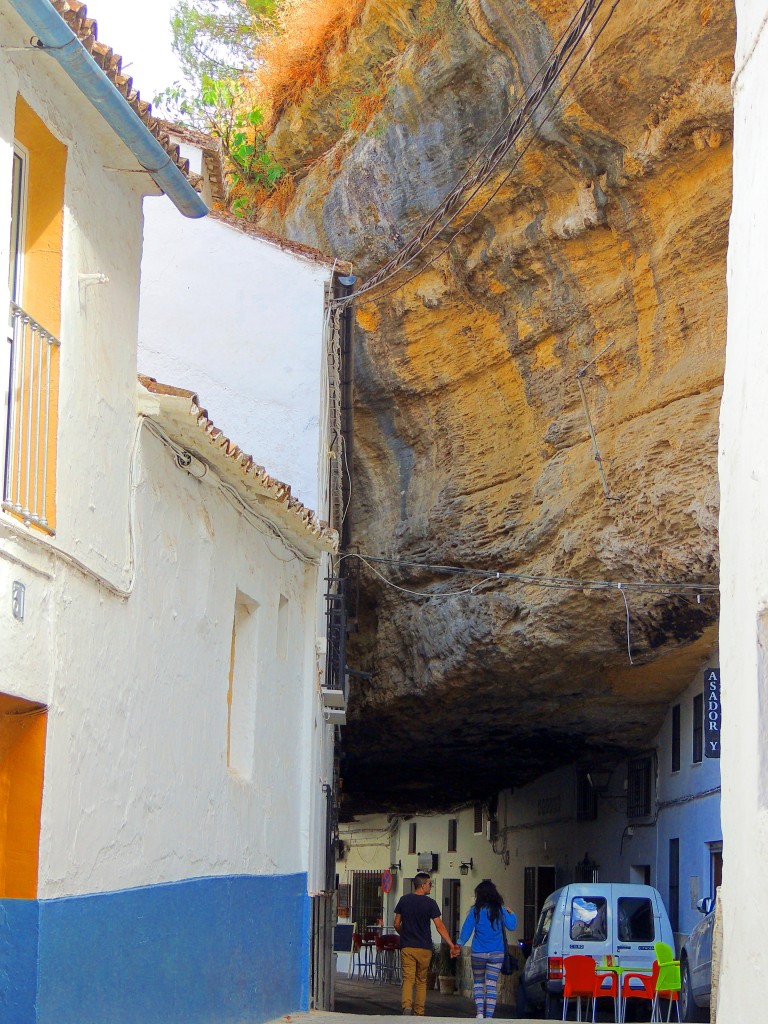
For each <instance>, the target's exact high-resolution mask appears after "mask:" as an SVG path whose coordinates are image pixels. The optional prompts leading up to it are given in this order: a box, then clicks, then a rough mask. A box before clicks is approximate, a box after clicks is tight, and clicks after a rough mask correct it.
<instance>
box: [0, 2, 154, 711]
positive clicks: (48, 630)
mask: <svg viewBox="0 0 768 1024" xmlns="http://www.w3.org/2000/svg"><path fill="white" fill-rule="evenodd" d="M0 42H1V43H2V45H4V46H6V47H14V46H18V47H19V48H21V47H22V46H24V45H26V44H28V42H29V29H28V27H26V26H25V25H24V24H23V23H22V22H21V21H20V19H18V18H17V17H16V16H15V15H12V14H11V13H9V12H8V11H7V10H2V11H0ZM39 57H40V55H39V54H38V53H36V52H29V51H21V52H16V51H15V50H7V49H6V50H5V52H4V55H3V74H2V75H0V189H3V191H4V194H5V195H6V196H7V197H8V199H7V202H6V203H3V204H0V265H2V266H4V267H7V265H8V260H9V251H8V242H9V237H10V195H11V186H10V181H11V166H12V153H13V137H14V110H15V104H16V94H17V93H18V92H21V94H22V95H23V96H24V98H25V100H26V101H27V102H28V103H29V104H30V106H32V108H33V109H34V110H35V111H36V112H37V114H38V115H39V116H40V117H41V118H42V119H43V120H44V121H45V122H46V124H47V125H48V127H49V129H50V130H51V131H52V132H53V133H54V134H55V135H56V136H57V137H58V138H59V139H60V140H61V141H62V142H64V143H65V144H66V145H67V146H68V162H67V175H66V182H65V196H64V201H65V211H64V239H65V246H64V269H63V275H62V309H61V339H62V349H61V373H60V397H59V438H58V453H57V469H58V474H57V501H56V507H57V536H56V540H55V542H54V546H56V547H59V548H61V549H64V550H66V551H68V552H69V553H71V554H73V555H75V556H76V557H78V558H80V559H82V560H83V561H84V562H85V563H86V564H87V565H88V566H90V567H92V568H93V569H94V571H96V572H98V573H102V574H104V575H106V576H108V577H109V578H110V579H113V580H115V582H116V583H117V584H118V585H123V584H124V583H125V580H126V579H127V559H128V543H127V539H128V475H129V465H130V453H131V445H132V439H133V433H134V427H135V392H136V384H135V365H136V342H135V339H136V329H137V319H138V301H139V276H138V266H139V259H140V252H141V203H142V195H141V191H140V190H141V189H145V190H146V189H150V188H151V189H153V190H154V185H153V184H152V182H151V180H150V179H149V178H148V176H146V175H140V174H133V173H130V174H127V173H119V172H116V171H106V170H105V167H109V168H114V167H118V168H119V167H125V168H130V169H134V168H135V167H136V162H135V159H134V158H133V157H132V155H131V154H130V153H129V152H128V150H127V149H126V148H125V147H124V146H123V144H122V143H121V142H120V141H119V140H118V139H117V138H116V137H115V136H114V135H113V134H112V133H111V132H110V131H109V130H108V129H107V128H106V126H105V124H104V122H103V120H102V119H101V118H100V117H99V115H98V114H97V113H96V112H95V110H92V109H91V108H90V105H89V104H87V103H86V102H85V101H84V100H83V98H82V96H81V95H80V94H79V93H78V92H77V90H76V89H75V88H74V86H72V85H71V83H69V80H68V79H67V78H66V76H65V75H64V73H63V72H61V71H60V70H58V69H57V66H56V65H55V64H54V63H53V62H51V69H52V73H51V74H49V75H41V74H40V68H39ZM86 137H87V139H88V142H87V144H86V143H85V141H84V139H85V138H86ZM166 202H168V200H166ZM93 272H101V273H105V274H107V275H108V276H109V277H110V283H109V284H106V285H99V286H92V287H90V288H88V289H87V290H84V291H82V292H81V290H80V288H79V284H78V275H79V274H80V273H93ZM0 301H2V302H3V303H4V304H5V308H7V305H8V301H9V295H8V291H7V275H6V274H5V272H4V273H3V274H2V275H1V276H0ZM104 338H108V339H109V343H108V344H104V343H103V342H102V339H104ZM11 524H12V521H11V520H9V519H7V518H5V519H4V520H0V573H1V574H2V578H0V606H2V614H0V648H1V649H2V650H3V651H4V652H9V656H8V658H6V657H5V656H4V658H3V666H2V668H0V673H2V675H0V690H2V689H5V690H7V691H8V692H13V693H16V694H18V695H19V696H24V697H26V698H28V699H30V700H38V701H43V702H44V703H49V702H50V699H51V695H52V686H53V674H54V672H55V671H56V665H55V656H54V654H55V646H54V611H53V606H52V601H51V597H52V594H51V589H50V588H49V587H48V585H47V583H48V579H49V577H50V576H51V575H55V574H56V573H57V572H58V571H59V570H58V568H57V562H56V560H55V559H53V558H52V557H51V556H50V554H49V546H48V544H47V542H46V541H45V540H41V539H39V537H38V539H35V540H32V541H24V540H22V539H18V538H19V534H18V532H17V531H15V530H14V529H13V526H12V525H11ZM23 532H24V531H22V533H23ZM33 536H34V535H33ZM13 559H19V560H20V561H21V563H22V566H21V567H27V571H28V573H29V580H30V581H31V584H32V585H30V586H29V587H28V611H29V614H28V616H27V619H26V620H25V623H24V625H23V627H19V626H18V624H17V623H15V622H14V621H13V620H11V618H10V587H11V581H12V579H17V578H19V571H18V567H17V566H16V564H15V563H14V561H13ZM6 594H7V595H8V600H7V601H6V600H4V599H3V595H6ZM6 612H7V614H6ZM86 635H87V634H86ZM17 641H18V643H17ZM10 652H13V653H10ZM9 659H10V660H9Z"/></svg>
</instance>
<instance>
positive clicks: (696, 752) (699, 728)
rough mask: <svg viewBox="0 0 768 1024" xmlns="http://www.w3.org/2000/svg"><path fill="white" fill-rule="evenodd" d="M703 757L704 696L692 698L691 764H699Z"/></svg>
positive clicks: (701, 694)
mask: <svg viewBox="0 0 768 1024" xmlns="http://www.w3.org/2000/svg"><path fill="white" fill-rule="evenodd" d="M703 755H704V694H703V693H697V694H696V696H695V697H694V698H693V763H694V764H701V759H702V757H703Z"/></svg>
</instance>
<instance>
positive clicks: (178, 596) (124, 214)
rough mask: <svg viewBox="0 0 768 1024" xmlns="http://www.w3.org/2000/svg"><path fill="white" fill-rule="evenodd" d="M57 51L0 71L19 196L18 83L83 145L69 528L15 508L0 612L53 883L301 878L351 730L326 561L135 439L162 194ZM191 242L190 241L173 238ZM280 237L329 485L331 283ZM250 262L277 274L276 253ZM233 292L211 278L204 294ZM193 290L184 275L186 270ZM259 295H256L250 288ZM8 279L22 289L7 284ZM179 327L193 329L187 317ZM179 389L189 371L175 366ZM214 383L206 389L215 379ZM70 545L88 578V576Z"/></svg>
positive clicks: (2, 160)
mask: <svg viewBox="0 0 768 1024" xmlns="http://www.w3.org/2000/svg"><path fill="white" fill-rule="evenodd" d="M28 36H29V30H28V28H26V27H25V26H24V25H23V24H22V23H21V21H20V20H19V19H17V18H16V17H15V16H14V15H11V14H9V13H7V12H6V10H5V9H3V10H2V11H0V40H1V41H2V42H3V44H5V45H11V46H14V45H18V46H19V47H21V46H22V45H23V44H25V43H26V42H27V41H28ZM40 59H41V58H40V54H39V53H34V52H33V53H29V52H19V53H16V52H11V53H10V54H6V55H5V56H4V60H5V61H6V63H5V65H4V69H3V74H2V75H0V188H1V187H3V186H4V187H5V190H6V195H7V196H9V197H10V177H11V163H12V144H13V135H14V131H13V117H14V108H15V99H16V93H17V91H21V93H22V94H23V96H24V98H25V99H26V100H27V102H28V103H30V105H31V106H32V107H33V108H34V109H35V110H36V111H37V112H38V114H39V115H40V116H41V117H42V118H43V120H44V121H45V122H46V124H47V125H48V126H49V128H50V129H51V130H52V131H53V132H54V133H55V134H56V135H57V136H58V137H59V138H60V139H61V140H62V141H63V142H64V143H65V144H66V145H67V146H68V161H67V174H66V185H65V220H64V243H65V247H64V260H63V263H64V271H63V278H62V326H61V339H62V350H61V391H60V400H59V413H60V415H59V438H58V477H57V535H56V537H55V539H54V540H53V541H48V540H46V539H43V538H41V537H40V536H39V535H38V536H35V535H32V539H25V537H24V534H25V533H26V531H25V530H24V529H23V528H20V527H19V526H18V524H14V523H13V521H12V520H10V519H9V518H7V517H3V518H0V598H2V597H3V595H6V598H7V599H3V600H2V611H1V613H0V648H1V649H2V650H3V652H4V657H3V659H2V665H0V691H4V692H7V693H12V694H16V695H19V696H23V697H25V698H27V699H29V700H36V701H41V702H43V703H45V704H47V705H50V708H51V711H50V715H49V727H48V737H47V748H46V769H45V787H44V795H43V811H42V825H41V840H40V877H39V896H40V897H41V898H46V897H51V896H62V895H69V894H76V893H83V892H98V891H105V890H109V889H115V888H120V889H122V888H125V887H126V886H136V885H147V884H152V883H157V882H165V881H171V880H177V879H181V878H186V877H189V876H191V875H201V874H212V875H216V874H226V873H228V872H230V873H231V872H247V873H254V874H260V873H265V874H272V873H281V872H282V873H290V872H298V871H306V870H307V869H308V864H309V855H310V847H314V846H316V842H315V838H314V836H312V837H310V824H309V816H310V808H313V807H314V808H315V812H314V813H315V816H316V819H317V821H316V824H317V823H319V820H320V818H319V815H320V811H321V799H320V796H319V795H318V794H319V793H321V792H322V780H323V779H324V778H325V776H326V775H327V774H328V772H329V770H330V768H329V764H330V760H331V757H332V742H331V736H332V731H331V730H330V728H329V727H328V726H327V725H326V724H325V723H324V722H323V721H322V717H321V714H320V712H319V704H318V699H317V685H318V679H317V664H316V657H315V640H316V632H317V629H318V628H319V623H320V622H321V620H322V602H321V601H320V600H319V595H320V594H321V592H322V585H323V584H322V580H321V578H320V572H319V570H318V569H317V568H316V567H309V568H308V567H307V566H305V565H304V564H303V563H300V562H298V561H296V560H295V559H294V558H293V557H292V556H291V553H290V552H286V551H285V550H281V545H280V544H279V543H278V542H276V541H275V540H274V538H272V539H270V540H266V539H265V538H264V537H262V536H261V535H260V534H258V533H257V532H256V531H255V530H254V528H253V527H251V526H249V525H247V524H246V523H244V521H243V520H242V519H241V517H240V516H238V514H237V513H236V512H235V511H233V509H232V508H231V506H230V505H229V504H228V503H227V502H226V501H225V500H224V499H223V498H222V496H221V495H220V493H218V492H217V491H216V490H215V489H214V488H211V487H209V486H208V484H202V483H199V482H197V481H195V480H193V479H192V478H191V477H189V476H188V475H186V474H184V473H183V472H181V471H179V470H178V469H176V468H175V466H174V464H173V462H172V460H171V459H170V457H169V455H168V453H167V451H166V450H165V449H164V448H163V447H162V446H161V445H160V443H159V442H158V440H157V439H156V438H154V437H152V436H150V435H149V434H148V433H147V432H146V430H144V431H141V433H137V422H138V421H137V417H136V387H137V385H136V337H137V329H138V314H139V263H140V258H141V245H142V209H141V204H142V190H144V191H149V190H153V191H154V185H153V184H152V183H151V180H150V179H149V178H148V176H146V175H143V174H136V173H120V172H119V171H116V170H112V168H120V167H124V168H126V169H135V167H136V163H135V160H134V158H133V157H132V156H131V154H130V153H129V152H128V150H127V149H126V148H125V147H124V146H123V144H122V143H121V142H120V141H119V140H118V139H117V138H116V137H115V136H114V135H113V134H112V133H111V131H110V130H109V129H108V128H107V127H106V126H105V124H104V122H103V121H102V119H101V118H100V117H99V115H98V114H97V113H96V112H95V111H92V110H91V108H90V106H89V104H87V102H86V101H85V100H84V99H83V97H82V96H81V95H80V94H79V92H77V90H76V89H75V88H74V86H71V85H70V84H69V82H68V79H66V77H65V76H64V74H63V72H61V71H60V70H59V69H58V67H57V65H55V64H54V63H53V62H49V63H50V69H49V70H50V72H51V73H50V74H46V75H41V74H40V67H39V65H40ZM46 68H48V65H46ZM154 202H155V204H156V205H157V208H158V209H159V208H160V207H165V208H167V210H168V211H169V212H170V216H171V217H172V218H174V219H175V218H178V220H177V223H178V224H180V225H181V227H182V228H184V229H187V228H188V229H189V230H190V231H194V230H200V228H201V227H204V226H205V225H204V224H201V223H200V222H188V221H186V220H185V219H184V218H182V217H181V215H180V214H177V212H176V211H175V209H174V208H173V207H172V205H171V203H170V201H169V200H168V199H167V198H162V199H156V200H154ZM9 218H10V203H9V202H8V203H6V204H2V205H1V206H0V262H2V263H3V264H4V265H7V262H8V239H9V236H10V221H9ZM216 232H217V237H218V238H219V244H220V245H222V246H224V245H225V244H226V245H231V246H233V248H235V249H236V248H237V246H238V244H242V245H245V246H246V247H247V250H248V252H251V253H252V252H253V251H254V249H255V248H258V247H259V243H255V244H254V243H253V240H251V239H244V238H243V237H241V236H240V235H239V234H238V233H237V232H234V231H232V230H230V229H227V228H224V227H223V226H222V225H216ZM209 238H210V236H209ZM189 245H191V243H190V242H189V238H188V237H187V236H184V237H183V238H182V239H181V240H180V241H178V242H177V245H176V247H177V248H178V250H179V251H181V250H184V249H185V247H188V246H189ZM264 248H265V247H262V250H261V251H264ZM266 251H267V252H268V257H269V259H270V260H274V261H275V267H274V268H273V272H274V274H275V276H274V277H273V278H272V282H271V284H272V293H271V295H270V301H272V302H274V303H275V305H274V306H273V307H272V308H273V310H274V309H276V308H277V299H276V297H275V295H276V293H277V292H278V291H280V292H281V293H282V295H283V297H284V299H285V305H286V306H287V307H290V305H291V302H290V301H289V300H288V299H287V298H285V297H287V296H291V295H293V294H294V293H293V292H292V289H291V277H290V275H296V276H297V277H298V278H299V279H300V280H302V281H303V282H304V285H305V290H304V292H303V293H302V296H301V303H300V304H299V305H300V306H301V309H300V310H299V311H298V312H297V311H294V313H290V312H288V313H286V318H285V320H286V324H283V326H284V327H285V330H286V332H287V336H284V337H281V339H280V344H279V345H277V346H276V348H273V349H270V353H274V352H275V351H276V350H277V351H280V350H281V346H282V350H283V351H285V349H286V348H289V347H290V337H292V336H293V333H294V327H295V325H296V324H300V325H301V327H300V328H299V327H296V331H295V333H297V334H300V335H301V342H302V344H303V345H304V346H305V348H304V349H301V348H299V349H294V350H293V360H294V361H295V362H296V363H298V364H300V366H299V369H300V372H299V373H298V375H297V376H298V377H299V378H300V379H301V381H302V383H303V385H304V387H305V391H304V393H303V396H302V403H303V404H302V409H303V411H304V412H305V413H306V420H307V424H306V425H307V429H308V431H309V435H308V439H307V437H306V436H305V437H299V438H297V439H294V440H295V443H296V445H297V446H298V449H300V451H301V456H302V458H304V456H305V455H306V459H305V463H306V465H308V466H311V469H312V473H314V474H315V475H314V476H310V477H308V479H310V480H311V482H312V484H313V486H315V481H316V472H317V466H316V463H317V448H318V445H317V429H318V426H317V423H318V414H319V407H320V402H319V383H318V382H319V380H320V375H321V367H320V351H321V346H322V273H321V271H320V270H318V268H317V267H316V266H307V265H306V264H305V263H304V262H302V261H296V260H293V259H292V258H290V257H285V256H284V254H282V253H281V252H280V251H279V249H277V248H275V247H272V246H268V247H266ZM207 255H208V259H209V260H210V263H209V266H213V265H215V261H216V258H217V254H216V252H215V251H209V252H208V254H207ZM240 256H242V253H240V254H239V255H236V256H235V257H233V258H234V260H235V262H237V259H239V258H240ZM265 260H266V257H265ZM297 264H298V268H297ZM231 266H232V261H231V259H230V269H231ZM250 269H251V272H253V274H254V277H256V278H258V279H259V280H260V281H261V277H263V274H261V272H260V271H264V267H263V266H262V267H261V268H260V270H259V268H254V267H253V266H251V268H250ZM96 272H98V273H103V274H106V275H107V276H108V277H109V283H107V284H102V285H93V286H90V287H87V288H85V289H83V288H81V287H79V284H78V275H79V274H80V273H96ZM283 272H285V275H287V276H285V277H284V274H283ZM153 273H159V272H158V271H157V270H155V271H154V272H153ZM325 273H326V276H327V273H328V270H326V271H325ZM281 277H284V279H283V282H282V285H281V288H277V284H276V282H277V279H278V278H281ZM161 279H162V275H161ZM197 283H199V282H195V283H194V284H197ZM219 283H221V282H218V281H213V282H212V288H213V290H209V291H208V293H207V294H208V297H209V299H211V298H215V297H216V288H217V287H218V285H219ZM261 283H262V285H263V281H261ZM176 286H178V287H181V282H180V281H179V280H178V279H177V280H176ZM191 287H194V285H193V286H191ZM240 287H241V288H242V291H243V293H245V292H246V291H247V288H246V284H245V282H244V281H243V280H241V281H240ZM0 288H2V292H1V293H0V294H2V295H4V296H5V301H6V302H7V300H8V294H7V290H6V275H5V274H4V275H2V285H0ZM254 315H255V314H254ZM262 317H263V313H262ZM310 324H311V327H312V332H313V333H312V337H311V342H312V346H313V350H312V351H311V352H310V351H309V346H310V337H309V336H310ZM187 326H189V321H188V322H187ZM199 326H200V325H199V323H198V327H199ZM289 327H290V330H289V329H288V328H289ZM233 330H234V325H233ZM276 333H277V334H278V335H279V334H280V331H279V329H278V330H277V332H276ZM173 337H174V338H176V339H183V338H184V337H185V334H184V331H181V332H174V335H173ZM195 337H196V338H197V339H198V340H200V339H202V340H200V349H199V354H200V357H201V358H203V357H205V358H207V359H208V361H209V362H210V363H211V364H212V365H214V366H215V363H216V350H215V346H213V347H206V344H205V341H206V340H210V339H208V338H207V335H206V334H205V332H204V331H203V332H201V331H200V330H199V329H198V331H197V332H196V333H195ZM270 353H262V354H261V355H260V356H259V359H257V360H255V365H254V364H253V363H251V364H249V370H250V371H252V372H253V373H254V374H257V373H258V366H259V362H260V361H261V362H266V361H268V358H269V357H270ZM225 363H226V366H225V367H224V369H225V370H226V373H222V374H221V376H220V380H224V379H225V378H226V377H228V378H229V379H230V380H236V379H237V378H238V377H239V376H240V375H241V367H240V366H239V365H238V360H237V357H236V356H232V357H228V358H226V359H225ZM310 363H311V376H312V380H313V382H314V383H313V385H312V386H310V384H309V383H308V377H309V375H310V369H309V367H310ZM174 365H175V366H178V362H177V363H175V364H174ZM148 369H152V371H153V372H154V370H155V368H148ZM289 370H291V376H290V381H288V376H289ZM292 371H293V366H292V365H291V366H289V365H288V363H285V364H284V365H281V368H280V371H279V373H278V377H277V379H276V380H274V382H273V383H274V387H275V390H276V392H279V393H278V395H277V399H276V402H277V406H280V405H281V403H286V401H287V399H288V398H290V395H288V394H287V392H290V393H291V395H292V394H293V390H292V389H293V388H294V386H295V383H296V382H295V380H294V377H293V375H292ZM281 374H282V375H284V376H281ZM163 375H164V374H163V371H162V370H159V371H158V372H157V376H159V377H160V378H161V379H162V378H163ZM286 381H287V383H286ZM171 383H174V384H180V385H182V386H183V385H184V384H185V383H186V381H184V380H179V379H178V377H177V376H175V375H172V376H171ZM197 386H198V384H197V383H195V387H197ZM281 386H282V387H283V390H282V391H281ZM200 391H201V393H202V394H203V395H205V387H204V382H203V384H202V385H200ZM251 397H252V396H251ZM222 398H226V391H225V392H223V393H222ZM311 403H314V409H315V413H314V422H313V423H310V422H309V421H310V420H312V416H311V415H310V412H309V408H310V405H311ZM231 404H233V405H234V411H233V412H232V413H231V414H232V416H233V419H232V420H230V422H231V423H232V436H233V438H234V439H235V440H236V441H238V442H239V443H241V445H242V447H246V442H245V440H244V438H243V432H244V429H245V428H246V427H247V426H248V422H249V420H248V414H247V409H246V408H245V407H244V406H239V407H238V406H237V402H236V400H235V399H233V403H231ZM289 405H290V402H287V404H286V409H287V408H288V406H289ZM230 411H231V410H230ZM222 412H223V410H222ZM273 413H274V415H271V416H270V417H269V429H270V432H271V434H272V436H273V437H276V438H280V439H284V438H285V437H286V436H287V435H288V434H290V433H291V430H292V426H293V425H294V424H296V422H297V420H296V415H295V413H296V410H295V409H294V410H291V417H292V419H291V422H290V423H289V422H287V420H284V419H281V418H280V415H279V414H278V413H275V410H274V409H273ZM286 415H287V413H286ZM241 416H242V417H243V420H242V422H241V420H240V418H239V417H241ZM241 426H242V427H243V430H241V429H240V427H241ZM307 451H308V452H309V454H308V455H307V454H306V453H307ZM253 452H254V454H255V455H256V456H257V458H260V459H263V461H264V462H265V463H266V464H267V465H268V466H269V468H270V470H271V471H273V472H276V473H277V470H276V469H274V468H273V467H272V466H271V465H270V462H269V452H263V451H261V450H258V449H257V448H256V447H255V446H254V449H253ZM299 461H301V460H299ZM132 479H133V484H134V485H135V488H132V486H131V481H132ZM290 480H291V478H290V476H289V482H290ZM134 491H135V493H134ZM59 553H62V554H59ZM73 558H74V559H77V560H78V561H79V562H80V563H82V568H81V569H78V568H75V567H73V565H72V559H73ZM17 579H18V580H21V581H22V582H24V583H25V585H26V588H27V603H26V616H25V620H24V622H23V623H18V622H17V621H16V620H14V619H13V618H12V617H11V614H10V605H11V601H10V594H11V584H12V582H13V580H17ZM100 579H101V580H103V581H105V582H100ZM105 583H106V585H105ZM236 589H240V590H241V591H243V592H244V593H246V594H248V595H249V596H251V597H253V598H254V599H255V600H256V601H258V603H259V605H260V609H259V650H258V659H257V672H258V679H257V686H258V693H259V706H258V716H257V719H256V720H255V721H254V749H255V752H256V760H255V767H254V772H253V777H252V779H251V780H249V781H244V780H242V779H238V778H237V777H236V776H234V775H233V774H232V773H231V772H228V771H227V769H226V693H227V685H228V672H229V657H230V646H231V636H232V617H233V611H234V600H235V591H236ZM113 590H116V591H118V592H119V591H129V590H130V591H132V592H131V594H130V597H125V596H118V595H117V594H115V593H114V592H113ZM281 594H282V595H284V596H285V597H287V598H288V601H289V609H290V626H289V630H288V635H289V637H290V642H289V643H288V644H287V652H286V654H285V656H280V655H278V653H277V651H276V645H275V637H276V633H277V629H276V616H277V602H278V599H279V597H280V595H281ZM212 768H213V769H214V770H211V769H212ZM321 777H322V778H321ZM321 834H322V832H321Z"/></svg>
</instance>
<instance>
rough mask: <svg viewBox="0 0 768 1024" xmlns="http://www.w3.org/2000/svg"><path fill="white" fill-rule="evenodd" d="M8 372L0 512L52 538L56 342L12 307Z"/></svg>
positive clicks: (39, 325)
mask: <svg viewBox="0 0 768 1024" xmlns="http://www.w3.org/2000/svg"><path fill="white" fill-rule="evenodd" d="M10 321H11V337H10V339H9V340H10V342H11V367H10V387H9V392H8V428H7V433H6V450H5V476H4V483H3V509H4V510H5V511H6V512H11V513H13V514H14V515H17V516H20V517H21V518H22V519H23V521H24V522H25V524H27V525H31V524H34V525H35V526H38V527H39V528H40V529H42V530H45V531H46V533H50V534H53V532H54V530H53V528H52V527H51V525H50V524H49V521H48V516H47V507H48V501H49V495H48V488H49V483H50V482H51V481H49V473H48V464H49V460H50V461H51V462H52V461H53V459H54V458H55V451H56V446H55V440H52V439H51V437H50V430H51V428H53V429H54V430H55V428H56V424H55V421H54V422H53V423H52V422H51V379H52V360H53V358H54V352H53V350H54V348H58V347H59V346H60V345H61V342H60V341H59V340H58V338H55V337H54V336H53V335H52V334H51V332H50V331H47V330H46V329H45V328H44V327H43V326H41V324H39V323H38V322H37V321H36V320H34V319H33V318H32V317H31V316H30V315H29V314H28V313H25V312H24V310H23V309H22V308H21V306H17V305H16V303H15V302H12V303H11V315H10Z"/></svg>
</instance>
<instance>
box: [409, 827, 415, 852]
mask: <svg viewBox="0 0 768 1024" xmlns="http://www.w3.org/2000/svg"><path fill="white" fill-rule="evenodd" d="M408 853H416V822H415V821H412V822H411V823H410V825H409V826H408Z"/></svg>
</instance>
